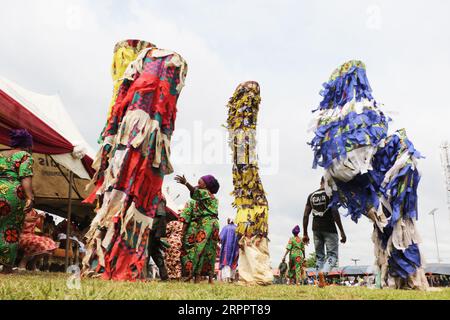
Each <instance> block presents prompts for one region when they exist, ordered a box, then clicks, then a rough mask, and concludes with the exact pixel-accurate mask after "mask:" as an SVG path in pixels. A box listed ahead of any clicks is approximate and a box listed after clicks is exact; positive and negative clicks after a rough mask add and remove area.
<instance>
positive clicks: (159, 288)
mask: <svg viewBox="0 0 450 320" xmlns="http://www.w3.org/2000/svg"><path fill="white" fill-rule="evenodd" d="M68 278H69V275H66V274H61V273H60V274H56V273H51V274H49V273H27V274H14V275H0V300H17V299H44V300H47V299H56V300H62V299H77V300H78V299H88V300H91V299H113V300H127V299H138V300H141V299H145V300H148V299H149V300H164V299H181V300H183V299H192V300H201V299H210V300H214V299H219V300H227V299H238V300H240V299H258V300H259V299H261V300H280V299H282V300H288V299H290V300H311V299H312V300H324V299H326V300H334V299H345V300H361V299H365V300H369V299H370V300H372V299H375V300H383V299H388V300H392V299H394V300H406V299H407V300H411V299H420V300H422V299H439V300H450V288H446V289H440V290H439V289H438V290H436V289H435V290H436V291H435V290H433V291H427V292H419V291H410V290H392V289H382V290H377V289H368V288H348V287H326V288H324V289H320V288H317V287H312V286H287V285H271V286H267V287H259V286H255V287H246V286H240V285H236V284H225V283H220V282H216V283H215V284H214V285H213V286H210V285H208V284H207V283H201V284H198V285H195V284H193V283H192V284H191V283H179V282H169V283H161V282H158V281H151V282H134V283H131V282H115V281H104V280H100V279H83V280H81V284H80V286H81V288H80V289H69V288H68V286H67V284H66V282H67V279H68Z"/></svg>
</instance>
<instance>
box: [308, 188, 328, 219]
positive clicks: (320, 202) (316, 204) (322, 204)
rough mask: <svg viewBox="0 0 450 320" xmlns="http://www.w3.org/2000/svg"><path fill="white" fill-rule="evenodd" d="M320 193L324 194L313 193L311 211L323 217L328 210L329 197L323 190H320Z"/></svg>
mask: <svg viewBox="0 0 450 320" xmlns="http://www.w3.org/2000/svg"><path fill="white" fill-rule="evenodd" d="M318 193H322V194H321V195H320V194H319V195H316V193H313V194H312V195H311V207H312V210H311V212H312V214H313V216H315V217H323V215H324V214H325V211H327V197H326V195H325V193H323V191H319V192H318ZM316 208H323V210H317V209H316Z"/></svg>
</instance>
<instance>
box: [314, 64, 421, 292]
mask: <svg viewBox="0 0 450 320" xmlns="http://www.w3.org/2000/svg"><path fill="white" fill-rule="evenodd" d="M323 87H324V89H323V90H322V91H321V92H320V94H321V95H322V96H323V100H322V102H321V103H320V106H319V107H318V108H317V109H316V110H314V111H313V112H314V113H315V114H316V116H315V118H314V123H313V127H312V129H313V130H314V138H313V139H312V141H311V142H310V145H311V147H312V149H313V151H314V161H313V168H316V167H317V166H320V167H323V168H324V169H325V174H324V178H325V190H326V191H327V193H328V195H329V196H330V197H331V199H332V200H331V203H330V206H336V207H343V208H345V209H347V215H349V216H350V217H351V219H352V220H353V221H355V222H357V221H358V219H359V218H360V217H361V216H362V215H365V216H367V217H369V218H370V219H371V220H372V221H373V222H374V225H375V228H374V233H373V236H372V239H373V241H374V244H375V256H376V265H377V266H378V267H379V268H380V269H381V271H382V273H383V276H384V277H385V278H386V279H387V276H388V275H390V276H391V277H393V278H394V279H395V280H396V284H397V287H403V286H408V287H413V288H426V287H427V286H428V283H427V281H426V278H425V273H424V271H423V267H422V264H423V259H422V258H421V255H420V251H419V247H418V244H419V243H420V241H421V240H420V237H419V235H418V233H417V230H416V228H415V223H414V221H415V220H417V218H418V213H417V186H418V183H419V180H420V175H419V172H418V170H417V160H418V159H419V158H421V155H420V153H419V152H418V151H417V150H415V149H414V146H413V144H412V143H411V141H409V139H408V137H407V136H406V132H405V130H404V129H402V130H399V131H397V132H396V133H394V134H393V135H390V136H388V122H389V121H390V119H389V118H388V117H387V116H385V115H384V113H383V112H382V111H381V110H380V109H379V107H378V104H377V102H376V101H375V99H374V98H373V96H372V89H371V87H370V85H369V81H368V79H367V76H366V67H365V65H364V63H362V62H361V61H356V60H352V61H349V62H346V63H344V64H343V65H342V66H340V67H339V68H337V69H336V70H335V71H334V72H333V74H332V76H331V77H330V79H329V81H328V82H327V83H325V84H324V85H323Z"/></svg>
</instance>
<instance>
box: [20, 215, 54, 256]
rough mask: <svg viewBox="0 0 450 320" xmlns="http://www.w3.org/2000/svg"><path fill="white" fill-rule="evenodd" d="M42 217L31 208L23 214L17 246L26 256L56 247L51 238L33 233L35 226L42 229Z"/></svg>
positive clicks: (45, 251)
mask: <svg viewBox="0 0 450 320" xmlns="http://www.w3.org/2000/svg"><path fill="white" fill-rule="evenodd" d="M43 219H44V217H43V216H42V215H39V214H38V213H37V211H36V210H31V211H30V212H28V213H27V214H26V215H25V221H24V223H23V228H22V233H21V234H20V238H19V246H20V248H21V249H22V250H23V251H24V253H25V254H26V255H27V256H36V255H41V254H44V253H51V252H52V251H53V250H55V249H56V248H58V247H57V245H56V243H55V241H53V239H50V238H49V237H46V236H40V235H37V234H35V232H36V228H39V229H40V231H42V226H43Z"/></svg>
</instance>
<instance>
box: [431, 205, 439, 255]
mask: <svg viewBox="0 0 450 320" xmlns="http://www.w3.org/2000/svg"><path fill="white" fill-rule="evenodd" d="M436 211H437V208H434V209H433V210H431V211H430V213H429V214H430V215H432V216H433V224H434V237H435V240H436V250H437V259H438V263H441V257H440V256H439V244H438V237H437V231H436V220H435V219H434V213H435V212H436Z"/></svg>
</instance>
